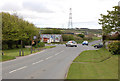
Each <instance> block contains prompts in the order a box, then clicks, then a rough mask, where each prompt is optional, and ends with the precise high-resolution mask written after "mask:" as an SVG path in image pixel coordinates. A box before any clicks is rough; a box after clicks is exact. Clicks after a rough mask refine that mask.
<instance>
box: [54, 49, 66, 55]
mask: <svg viewBox="0 0 120 81" xmlns="http://www.w3.org/2000/svg"><path fill="white" fill-rule="evenodd" d="M63 51H64V50H62V51H61V52H59V53H56V54H55V56H56V55H59V54H60V53H62V52H63Z"/></svg>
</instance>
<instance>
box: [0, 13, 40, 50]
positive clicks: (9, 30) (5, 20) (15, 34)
mask: <svg viewBox="0 0 120 81" xmlns="http://www.w3.org/2000/svg"><path fill="white" fill-rule="evenodd" d="M0 14H2V41H3V42H2V43H3V45H4V42H5V43H7V44H8V47H10V48H12V47H11V46H12V45H13V44H15V41H20V40H21V41H25V40H29V39H30V38H31V37H32V36H34V35H37V34H38V33H39V32H38V30H37V28H36V27H35V26H34V25H33V24H32V23H29V22H28V21H25V20H23V19H22V18H19V17H18V16H16V15H10V14H9V13H4V12H2V13H0Z"/></svg>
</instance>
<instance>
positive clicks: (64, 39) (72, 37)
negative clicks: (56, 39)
mask: <svg viewBox="0 0 120 81" xmlns="http://www.w3.org/2000/svg"><path fill="white" fill-rule="evenodd" d="M62 38H63V41H70V40H74V39H75V38H74V36H73V35H62Z"/></svg>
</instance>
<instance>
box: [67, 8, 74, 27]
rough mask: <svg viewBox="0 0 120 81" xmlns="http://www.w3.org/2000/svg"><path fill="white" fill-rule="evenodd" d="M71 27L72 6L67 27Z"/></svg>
mask: <svg viewBox="0 0 120 81" xmlns="http://www.w3.org/2000/svg"><path fill="white" fill-rule="evenodd" d="M72 27H73V23H72V8H70V13H69V21H68V28H72Z"/></svg>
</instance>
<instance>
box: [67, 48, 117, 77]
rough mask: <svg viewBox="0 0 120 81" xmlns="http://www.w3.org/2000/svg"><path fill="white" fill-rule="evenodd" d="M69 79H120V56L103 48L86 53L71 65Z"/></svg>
mask: <svg viewBox="0 0 120 81" xmlns="http://www.w3.org/2000/svg"><path fill="white" fill-rule="evenodd" d="M67 79H118V56H117V55H111V54H110V52H108V51H107V50H106V49H103V48H102V49H100V50H88V51H84V52H82V53H81V54H80V56H78V57H77V58H76V59H75V60H74V61H73V63H72V64H71V66H70V68H69V71H68V75H67Z"/></svg>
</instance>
